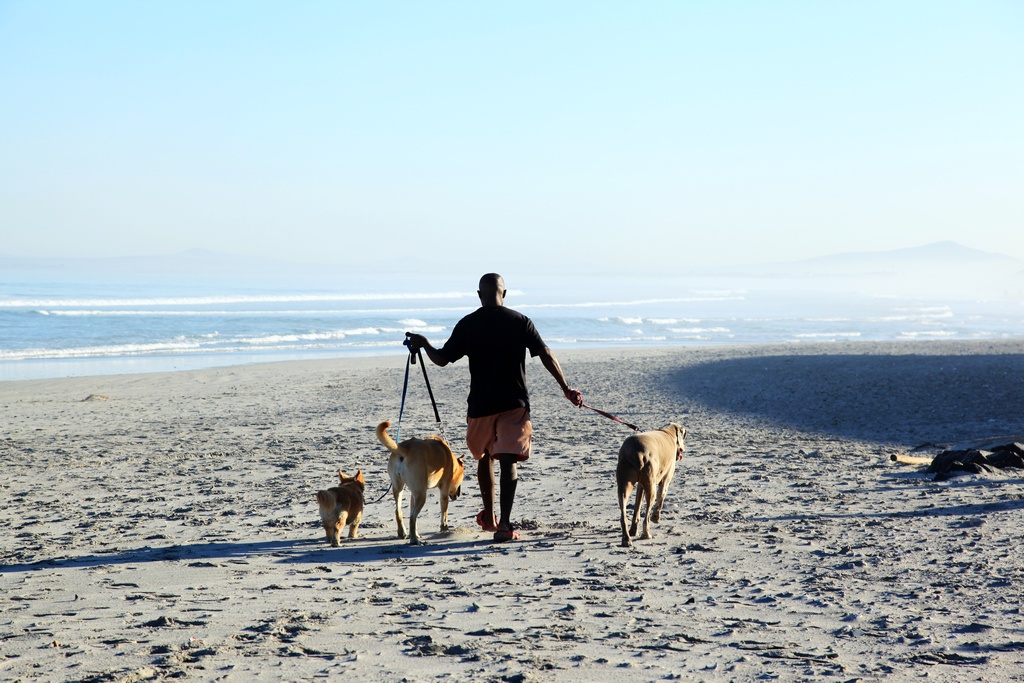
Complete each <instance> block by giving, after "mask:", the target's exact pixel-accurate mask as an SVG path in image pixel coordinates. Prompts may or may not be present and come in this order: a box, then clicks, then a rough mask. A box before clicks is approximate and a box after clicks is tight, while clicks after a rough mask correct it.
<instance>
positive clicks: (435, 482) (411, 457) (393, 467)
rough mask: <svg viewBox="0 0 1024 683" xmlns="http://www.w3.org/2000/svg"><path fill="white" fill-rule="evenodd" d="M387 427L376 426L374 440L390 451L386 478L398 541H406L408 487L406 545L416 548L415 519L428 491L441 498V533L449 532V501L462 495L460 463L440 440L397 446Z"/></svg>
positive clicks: (460, 459)
mask: <svg viewBox="0 0 1024 683" xmlns="http://www.w3.org/2000/svg"><path fill="white" fill-rule="evenodd" d="M390 426H391V423H390V422H381V423H380V424H379V425H377V440H378V441H380V442H381V443H382V444H384V446H385V447H386V448H387V449H388V450H389V451H391V458H390V459H389V460H388V474H389V475H390V476H391V487H392V490H393V493H394V496H395V522H397V523H398V537H399V538H405V523H404V522H403V521H402V491H404V490H405V487H407V486H408V487H409V492H410V494H411V495H412V498H411V500H410V501H409V543H410V544H412V545H419V544H420V543H422V541H421V540H420V537H419V534H417V533H416V519H417V518H418V517H419V514H420V510H422V509H423V505H424V503H426V502H427V491H428V490H429V489H437V490H438V493H439V494H440V496H441V531H448V501H449V499H450V500H455V499H456V498H458V497H459V494H460V493H462V477H463V475H464V473H465V468H464V466H463V459H462V458H456V457H455V454H454V453H452V449H451V448H449V447H448V444H446V443H445V442H444V440H443V439H442V438H441V437H439V436H431V437H430V438H427V439H406V440H405V441H403V442H402V443H400V444H397V443H395V440H394V439H392V438H391V435H389V434H388V431H387V430H388V427H390Z"/></svg>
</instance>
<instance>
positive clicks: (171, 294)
mask: <svg viewBox="0 0 1024 683" xmlns="http://www.w3.org/2000/svg"><path fill="white" fill-rule="evenodd" d="M395 281H396V283H397V284H395V285H393V286H392V285H388V284H387V283H388V279H387V278H378V279H377V280H376V281H375V282H376V283H377V284H375V285H373V286H372V287H371V288H368V287H367V285H366V283H361V284H359V285H358V286H356V285H353V286H351V287H346V286H338V287H332V288H322V287H320V288H315V287H292V286H274V287H260V286H252V285H248V286H234V285H230V284H224V283H215V284H205V285H204V284H198V283H196V282H194V281H189V282H182V283H178V284H174V283H168V282H161V283H160V284H145V283H142V284H140V283H139V282H122V283H116V282H115V283H113V284H112V283H109V282H106V283H105V282H102V281H96V280H89V281H83V282H75V281H67V280H62V281H54V282H47V281H38V280H36V281H32V282H29V281H24V280H20V281H19V280H13V281H9V282H2V281H0V381H11V380H24V379H43V378H56V377H70V376H83V375H104V374H121V373H137V372H161V371H175V370H187V369H196V368H205V367H214V366H224V365H239V364H246V363H255V362H263V361H278V360H293V359H316V358H337V357H353V356H377V355H391V354H394V355H404V353H405V352H406V351H405V348H404V347H403V346H402V341H403V339H404V333H405V332H406V331H415V332H420V333H422V334H425V335H426V336H427V337H428V338H429V339H431V341H433V342H435V343H437V344H440V343H443V342H444V340H445V339H446V338H447V335H448V333H449V332H450V331H451V329H452V326H453V325H454V324H455V322H456V321H457V320H458V319H459V318H460V317H461V316H463V315H465V314H466V313H468V312H469V311H471V310H473V309H474V308H475V307H476V306H477V300H476V295H475V292H474V291H473V289H472V285H473V284H475V282H474V283H472V284H471V285H470V286H468V287H465V288H461V289H460V288H456V287H451V286H450V285H449V284H447V283H445V284H439V283H432V282H430V281H429V280H424V279H422V278H421V279H420V280H419V281H418V283H417V285H418V286H417V287H416V288H413V287H411V286H410V285H409V283H408V281H405V280H402V279H400V278H396V280H395ZM527 284H528V285H529V286H528V287H523V288H521V289H516V288H514V287H512V283H510V285H509V286H510V290H509V295H508V298H507V299H506V304H507V305H508V306H510V307H512V308H515V309H517V310H520V311H522V312H523V313H524V314H526V315H528V316H530V317H531V318H532V319H533V320H534V322H535V323H536V325H537V328H538V329H539V330H540V332H541V335H542V336H543V337H544V339H545V341H546V342H547V343H548V344H549V345H550V346H551V347H552V348H554V349H556V350H557V349H572V348H594V347H615V346H629V347H643V346H691V345H720V344H759V343H793V344H800V343H806V342H840V341H858V340H866V341H877V340H902V341H906V340H930V339H1008V338H1018V337H1021V336H1022V335H1024V306H1022V305H1021V303H1020V301H1019V299H1016V300H1011V299H999V298H990V299H972V298H968V299H957V298H955V297H949V296H945V297H944V296H934V297H927V296H905V295H897V294H894V293H887V292H884V291H881V292H880V291H878V290H877V288H876V289H875V290H874V291H857V290H856V288H838V289H837V288H829V287H819V286H817V285H814V284H813V283H802V284H799V285H798V286H797V285H793V283H788V284H780V283H779V282H777V281H771V282H767V281H765V280H763V279H761V280H759V279H756V278H752V279H749V280H743V279H742V278H732V279H730V278H712V279H706V280H701V279H700V278H678V279H668V278H662V279H653V280H649V281H645V280H641V279H637V278H628V279H627V278H620V279H617V278H614V277H612V278H589V279H587V280H586V281H578V280H565V279H557V280H556V279H547V280H544V279H531V280H529V281H528V283H527Z"/></svg>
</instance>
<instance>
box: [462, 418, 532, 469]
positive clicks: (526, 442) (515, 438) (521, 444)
mask: <svg viewBox="0 0 1024 683" xmlns="http://www.w3.org/2000/svg"><path fill="white" fill-rule="evenodd" d="M532 434H533V425H532V424H531V423H530V411H528V410H527V409H526V408H516V409H515V410H506V411H505V412H503V413H498V414H496V415H488V416H486V417H469V418H466V445H467V446H469V452H470V453H472V454H473V457H474V458H476V459H477V460H480V459H481V458H483V457H484V456H485V455H491V456H494V455H499V454H503V453H508V454H511V455H516V456H519V460H520V461H523V460H526V459H527V458H529V457H530V437H531V435H532Z"/></svg>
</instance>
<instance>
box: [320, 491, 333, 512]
mask: <svg viewBox="0 0 1024 683" xmlns="http://www.w3.org/2000/svg"><path fill="white" fill-rule="evenodd" d="M316 502H317V504H318V505H319V506H320V509H322V510H330V509H331V508H333V507H334V493H332V492H331V491H317V492H316Z"/></svg>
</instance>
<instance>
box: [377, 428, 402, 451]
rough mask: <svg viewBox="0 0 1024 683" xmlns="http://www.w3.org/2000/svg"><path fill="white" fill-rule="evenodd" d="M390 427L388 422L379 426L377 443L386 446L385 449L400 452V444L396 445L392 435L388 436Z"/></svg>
mask: <svg viewBox="0 0 1024 683" xmlns="http://www.w3.org/2000/svg"><path fill="white" fill-rule="evenodd" d="M390 426H391V423H390V422H388V421H387V420H385V421H384V422H381V423H380V424H379V425H377V441H380V442H381V443H382V444H384V447H385V448H387V449H388V450H389V451H391V452H392V453H394V452H395V451H397V450H398V444H397V443H395V440H394V439H392V438H391V435H390V434H388V427H390Z"/></svg>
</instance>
